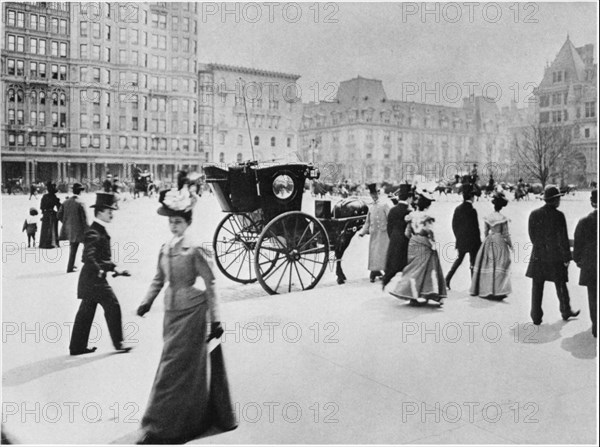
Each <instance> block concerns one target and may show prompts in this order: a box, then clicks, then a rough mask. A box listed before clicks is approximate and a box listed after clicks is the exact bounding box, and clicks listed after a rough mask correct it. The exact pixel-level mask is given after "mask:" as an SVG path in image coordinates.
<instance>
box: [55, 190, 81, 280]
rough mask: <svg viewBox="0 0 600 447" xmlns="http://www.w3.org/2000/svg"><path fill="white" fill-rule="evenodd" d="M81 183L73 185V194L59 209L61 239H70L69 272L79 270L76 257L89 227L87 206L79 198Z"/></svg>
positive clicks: (59, 238)
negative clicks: (76, 265)
mask: <svg viewBox="0 0 600 447" xmlns="http://www.w3.org/2000/svg"><path fill="white" fill-rule="evenodd" d="M83 189H84V188H83V185H82V184H81V183H75V184H74V185H73V196H72V197H70V198H68V199H67V200H65V201H64V202H63V204H62V205H61V207H60V209H59V210H58V216H57V217H58V220H60V221H61V222H62V227H61V229H60V236H59V237H58V240H59V241H69V244H70V246H69V263H68V264H67V273H71V272H75V271H77V267H75V257H76V256H77V249H78V248H79V244H80V243H82V242H83V241H84V236H85V232H86V230H87V229H88V222H87V214H86V212H85V206H84V205H83V203H82V202H81V200H80V199H79V194H81V191H83Z"/></svg>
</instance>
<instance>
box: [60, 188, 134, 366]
mask: <svg viewBox="0 0 600 447" xmlns="http://www.w3.org/2000/svg"><path fill="white" fill-rule="evenodd" d="M92 208H95V210H94V216H95V218H94V222H93V223H92V225H90V227H89V229H88V230H87V231H86V233H85V242H84V247H83V263H84V265H83V268H82V269H81V274H80V275H79V283H78V284H77V297H78V298H79V299H80V300H81V304H80V305H79V310H78V311H77V316H76V317H75V325H74V326H73V334H72V336H71V344H70V346H69V350H70V352H71V355H80V354H88V353H90V352H94V351H95V350H96V348H88V347H87V342H88V339H89V336H90V329H91V327H92V323H93V322H94V315H95V313H96V307H97V306H98V304H100V305H101V306H102V308H103V309H104V316H105V318H106V323H107V325H108V331H109V332H110V337H111V339H112V342H113V345H114V347H115V349H116V350H117V351H120V352H128V351H130V350H131V347H128V346H125V345H124V344H123V328H122V325H121V306H120V305H119V301H117V297H116V296H115V294H114V292H113V290H112V288H111V287H110V285H109V284H108V281H107V280H106V273H107V272H114V273H115V274H117V275H122V276H129V272H127V270H123V271H121V270H118V269H117V268H116V265H115V264H114V263H113V262H112V260H111V248H110V236H109V235H108V233H107V231H106V227H105V226H106V225H107V224H109V223H110V222H111V221H112V219H113V210H114V209H115V206H114V195H113V194H107V193H96V204H95V205H92Z"/></svg>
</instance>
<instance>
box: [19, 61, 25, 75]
mask: <svg viewBox="0 0 600 447" xmlns="http://www.w3.org/2000/svg"><path fill="white" fill-rule="evenodd" d="M24 75H25V63H24V62H23V61H21V60H18V59H17V76H24Z"/></svg>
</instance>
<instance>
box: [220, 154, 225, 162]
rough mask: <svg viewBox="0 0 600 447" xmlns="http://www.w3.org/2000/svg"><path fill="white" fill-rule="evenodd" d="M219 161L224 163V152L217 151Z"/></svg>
mask: <svg viewBox="0 0 600 447" xmlns="http://www.w3.org/2000/svg"><path fill="white" fill-rule="evenodd" d="M219 163H225V152H221V153H219Z"/></svg>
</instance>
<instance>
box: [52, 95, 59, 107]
mask: <svg viewBox="0 0 600 447" xmlns="http://www.w3.org/2000/svg"><path fill="white" fill-rule="evenodd" d="M52 105H53V106H57V105H58V93H56V92H54V93H52Z"/></svg>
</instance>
